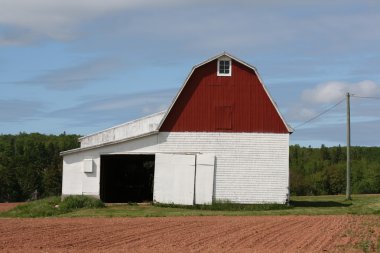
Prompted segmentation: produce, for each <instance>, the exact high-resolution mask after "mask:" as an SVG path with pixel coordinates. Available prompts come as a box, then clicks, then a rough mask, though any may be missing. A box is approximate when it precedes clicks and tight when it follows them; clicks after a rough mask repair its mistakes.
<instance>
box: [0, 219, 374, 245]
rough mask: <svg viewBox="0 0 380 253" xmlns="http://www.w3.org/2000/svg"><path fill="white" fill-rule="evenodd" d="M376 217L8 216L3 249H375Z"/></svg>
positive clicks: (0, 239) (2, 226)
mask: <svg viewBox="0 0 380 253" xmlns="http://www.w3.org/2000/svg"><path fill="white" fill-rule="evenodd" d="M374 222H379V217H375V216H267V217H264V216H260V217H170V218H169V217H168V218H39V219H7V218H4V219H0V252H127V251H128V252H232V251H233V252H326V251H327V252H340V251H347V250H349V252H361V250H360V247H361V248H363V247H365V248H367V249H368V250H369V252H371V251H375V250H376V247H377V246H376V242H377V237H378V236H379V235H380V231H379V229H378V227H377V228H375V227H374V226H372V227H371V228H370V227H369V225H373V223H374ZM354 245H356V246H354ZM358 245H359V246H358Z"/></svg>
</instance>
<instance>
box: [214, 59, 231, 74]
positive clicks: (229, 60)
mask: <svg viewBox="0 0 380 253" xmlns="http://www.w3.org/2000/svg"><path fill="white" fill-rule="evenodd" d="M221 61H228V62H229V63H230V68H229V73H228V74H226V73H220V72H219V70H220V68H219V67H220V66H219V65H220V62H221ZM216 73H217V75H218V76H231V74H232V61H231V59H230V58H227V57H222V58H219V59H218V69H217V70H216Z"/></svg>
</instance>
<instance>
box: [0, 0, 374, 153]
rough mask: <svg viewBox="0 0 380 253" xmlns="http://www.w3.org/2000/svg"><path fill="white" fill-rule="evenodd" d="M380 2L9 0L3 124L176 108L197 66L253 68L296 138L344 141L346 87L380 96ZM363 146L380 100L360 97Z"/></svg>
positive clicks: (55, 126) (101, 123) (101, 121)
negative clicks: (231, 60) (221, 58)
mask: <svg viewBox="0 0 380 253" xmlns="http://www.w3.org/2000/svg"><path fill="white" fill-rule="evenodd" d="M379 12H380V3H379V2H378V1H377V0H373V1H370V0H360V1H356V0H355V1H354V0H330V1H303V0H288V1H272V0H265V1H264V0H262V1H248V0H237V1H224V0H218V1H216V0H203V1H199V0H193V1H178V0H177V1H174V0H161V1H157V0H155V1H138V0H108V1H98V0H91V1H90V0H79V1H78V0H75V1H74V0H65V1H62V0H49V1H48V0H28V1H21V0H0V87H1V93H0V133H3V134H7V133H11V134H14V133H19V132H41V133H46V134H60V133H62V132H64V131H65V132H66V133H76V134H81V135H85V134H89V133H92V132H95V131H99V130H101V129H104V128H108V127H111V126H113V125H115V124H120V123H123V122H126V121H128V120H131V119H134V118H136V117H139V116H144V115H147V114H150V113H154V112H157V111H160V110H163V109H165V108H166V107H167V106H168V105H169V103H170V102H171V99H172V98H173V96H174V95H175V94H176V92H177V90H178V88H179V87H180V86H181V84H182V83H183V81H184V79H185V78H186V76H187V74H188V73H189V71H190V69H191V68H192V66H193V65H196V64H198V63H200V62H202V61H204V60H206V59H208V58H210V57H212V56H214V55H216V54H219V53H221V52H223V51H227V52H229V53H231V54H232V55H235V56H237V57H238V58H240V59H242V60H244V61H246V62H248V63H250V64H251V65H254V66H255V67H256V68H257V69H258V71H259V73H260V75H261V77H262V79H263V81H264V83H265V85H266V86H267V87H268V89H269V91H270V93H271V95H272V96H273V98H274V100H275V101H276V102H277V104H278V106H279V108H280V110H281V112H282V113H283V115H284V117H285V118H286V120H287V121H288V123H289V124H290V125H291V126H292V127H295V128H296V130H295V132H294V133H293V134H292V135H291V142H292V144H297V143H298V144H300V145H305V146H307V145H312V146H320V145H321V144H325V145H329V146H331V145H338V144H342V145H345V102H344V101H343V102H342V103H340V104H338V105H337V106H336V107H334V109H332V110H331V111H330V112H329V113H326V114H324V115H323V116H321V117H319V118H318V119H316V120H314V121H311V122H310V123H309V124H306V125H302V126H300V127H297V126H299V125H301V124H302V123H303V122H305V121H306V120H308V119H310V118H313V117H315V116H316V115H318V114H319V113H321V112H323V111H325V110H327V109H328V108H330V107H332V106H333V105H335V104H337V103H338V102H340V101H341V100H342V99H344V96H345V93H346V92H348V91H349V92H351V93H354V94H355V95H357V96H362V97H380V29H379V27H380V15H379ZM351 107H352V108H351V110H352V144H353V145H368V146H375V145H379V144H380V99H364V98H357V97H353V98H352V103H351Z"/></svg>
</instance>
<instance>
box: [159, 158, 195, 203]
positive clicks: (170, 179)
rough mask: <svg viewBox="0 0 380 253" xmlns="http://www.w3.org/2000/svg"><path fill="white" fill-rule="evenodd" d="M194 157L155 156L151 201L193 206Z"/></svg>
mask: <svg viewBox="0 0 380 253" xmlns="http://www.w3.org/2000/svg"><path fill="white" fill-rule="evenodd" d="M194 179H195V155H185V154H159V153H158V154H156V162H155V171H154V189H153V200H154V201H155V202H159V203H166V204H171V203H173V204H180V205H193V203H194Z"/></svg>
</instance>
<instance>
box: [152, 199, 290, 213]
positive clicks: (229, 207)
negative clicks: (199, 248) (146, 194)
mask: <svg viewBox="0 0 380 253" xmlns="http://www.w3.org/2000/svg"><path fill="white" fill-rule="evenodd" d="M154 206H158V207H168V208H169V207H170V208H183V209H192V210H210V211H269V210H285V209H291V208H293V207H292V206H288V205H282V204H267V203H265V204H235V203H231V202H229V201H219V202H215V203H213V204H212V205H193V206H185V205H175V204H160V203H155V204H154Z"/></svg>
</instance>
